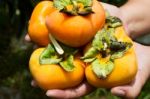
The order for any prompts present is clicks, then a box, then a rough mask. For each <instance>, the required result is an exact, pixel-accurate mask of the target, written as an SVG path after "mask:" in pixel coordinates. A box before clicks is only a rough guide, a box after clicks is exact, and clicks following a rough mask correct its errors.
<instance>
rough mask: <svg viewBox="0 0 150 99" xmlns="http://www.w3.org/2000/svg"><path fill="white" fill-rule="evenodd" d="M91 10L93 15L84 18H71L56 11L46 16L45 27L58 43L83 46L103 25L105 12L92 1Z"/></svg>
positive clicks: (79, 16)
mask: <svg viewBox="0 0 150 99" xmlns="http://www.w3.org/2000/svg"><path fill="white" fill-rule="evenodd" d="M92 10H93V12H94V13H91V14H89V15H86V16H81V15H77V16H71V15H68V14H65V13H62V12H59V11H58V10H57V9H56V10H55V11H54V12H53V13H50V14H49V15H48V17H47V19H46V20H47V21H46V24H47V27H48V29H49V31H50V33H51V34H52V35H53V36H54V37H55V38H56V39H57V40H58V41H60V42H62V43H64V44H66V45H68V46H72V47H80V46H83V45H85V44H86V43H88V42H89V41H90V40H91V39H92V38H93V37H94V35H95V34H96V32H97V31H98V30H99V29H100V28H102V26H103V25H104V23H105V11H104V9H103V7H102V5H101V4H100V3H99V2H98V1H97V0H93V6H92Z"/></svg>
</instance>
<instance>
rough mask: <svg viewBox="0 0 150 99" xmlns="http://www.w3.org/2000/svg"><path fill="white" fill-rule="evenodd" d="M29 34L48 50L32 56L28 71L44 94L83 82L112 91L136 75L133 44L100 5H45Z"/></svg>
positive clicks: (80, 1) (87, 0)
mask: <svg viewBox="0 0 150 99" xmlns="http://www.w3.org/2000/svg"><path fill="white" fill-rule="evenodd" d="M28 34H29V36H30V38H31V40H32V41H33V42H35V43H36V44H38V45H40V46H43V47H42V48H38V49H36V50H35V51H34V52H33V53H32V55H31V57H30V61H29V68H30V72H31V74H32V76H33V79H34V80H35V81H36V82H37V84H38V86H39V87H40V88H42V89H44V90H48V89H65V88H70V87H74V86H77V85H79V84H80V83H81V82H82V81H83V79H84V77H86V79H87V81H88V82H89V83H90V84H91V85H93V86H95V87H104V88H111V87H114V86H118V85H123V84H127V83H129V82H130V81H131V80H133V79H134V77H135V75H136V72H137V63H136V56H135V51H134V46H133V42H132V40H131V39H130V38H129V37H128V36H127V35H126V34H125V31H124V28H123V26H122V23H121V21H120V19H118V18H116V17H112V16H107V17H106V15H105V10H104V9H103V7H102V5H101V4H100V3H99V2H98V1H97V0H53V1H40V2H39V4H37V6H36V7H35V8H34V10H33V12H32V15H31V18H30V20H29V26H28Z"/></svg>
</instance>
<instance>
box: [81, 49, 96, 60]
mask: <svg viewBox="0 0 150 99" xmlns="http://www.w3.org/2000/svg"><path fill="white" fill-rule="evenodd" d="M97 54H98V50H97V49H95V48H94V47H91V48H90V49H89V50H88V51H87V52H86V53H85V54H84V56H83V57H81V59H83V60H84V62H92V61H93V60H94V59H95V57H96V55H97Z"/></svg>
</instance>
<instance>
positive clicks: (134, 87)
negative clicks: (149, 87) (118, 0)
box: [102, 3, 150, 98]
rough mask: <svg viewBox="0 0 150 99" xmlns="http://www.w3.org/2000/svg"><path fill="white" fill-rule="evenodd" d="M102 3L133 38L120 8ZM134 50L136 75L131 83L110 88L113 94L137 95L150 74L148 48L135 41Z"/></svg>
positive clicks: (149, 53)
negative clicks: (118, 19)
mask: <svg viewBox="0 0 150 99" xmlns="http://www.w3.org/2000/svg"><path fill="white" fill-rule="evenodd" d="M102 5H103V7H104V8H105V9H106V10H107V11H108V12H109V13H110V15H112V16H116V17H119V18H120V19H121V20H122V21H123V25H124V28H125V30H126V32H127V33H128V35H129V36H130V37H131V38H133V37H134V36H133V35H131V33H130V30H128V27H127V24H126V22H125V19H124V18H123V16H122V12H121V9H120V8H118V7H116V6H113V5H109V4H106V3H102ZM135 50H136V55H137V60H138V72H137V75H136V77H135V79H134V81H132V83H130V84H128V85H124V86H117V87H114V88H112V89H111V92H112V94H114V95H117V96H123V97H126V98H135V97H137V96H138V95H139V93H140V91H141V89H142V87H143V86H144V84H145V82H146V80H147V79H148V77H149V75H150V60H149V58H148V57H149V55H150V52H149V51H150V48H149V47H146V46H143V45H140V44H138V43H135Z"/></svg>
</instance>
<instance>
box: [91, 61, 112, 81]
mask: <svg viewBox="0 0 150 99" xmlns="http://www.w3.org/2000/svg"><path fill="white" fill-rule="evenodd" d="M113 69H114V63H113V62H112V61H107V62H101V61H100V60H99V59H96V60H95V61H93V62H92V70H93V72H94V73H95V74H96V76H97V77H98V78H102V79H104V78H106V77H107V76H108V75H109V74H110V73H111V72H112V71H113Z"/></svg>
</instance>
